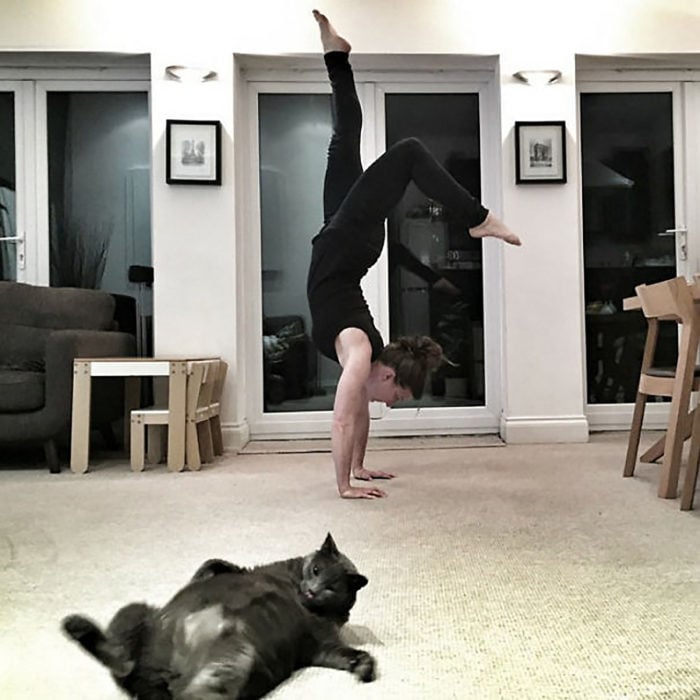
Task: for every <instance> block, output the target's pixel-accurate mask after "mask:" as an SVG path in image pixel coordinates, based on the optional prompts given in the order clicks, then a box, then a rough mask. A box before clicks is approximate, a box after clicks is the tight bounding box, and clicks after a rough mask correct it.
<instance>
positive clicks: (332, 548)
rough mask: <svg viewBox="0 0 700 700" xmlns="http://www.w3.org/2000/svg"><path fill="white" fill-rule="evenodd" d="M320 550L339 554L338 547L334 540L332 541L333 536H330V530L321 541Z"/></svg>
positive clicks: (325, 552)
mask: <svg viewBox="0 0 700 700" xmlns="http://www.w3.org/2000/svg"><path fill="white" fill-rule="evenodd" d="M321 551H322V552H323V553H324V554H334V555H337V554H339V552H338V548H337V547H336V545H335V542H334V541H333V537H332V535H331V533H330V532H329V533H328V534H327V535H326V539H325V540H324V542H323V546H322V547H321Z"/></svg>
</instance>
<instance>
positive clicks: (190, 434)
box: [185, 420, 202, 471]
mask: <svg viewBox="0 0 700 700" xmlns="http://www.w3.org/2000/svg"><path fill="white" fill-rule="evenodd" d="M185 450H186V456H187V460H186V461H187V468H188V469H191V470H194V471H196V470H198V469H201V467H202V459H201V457H200V454H199V439H198V437H197V425H196V424H195V423H194V421H190V420H188V421H187V428H186V430H185Z"/></svg>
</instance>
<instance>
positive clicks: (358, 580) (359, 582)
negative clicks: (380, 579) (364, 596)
mask: <svg viewBox="0 0 700 700" xmlns="http://www.w3.org/2000/svg"><path fill="white" fill-rule="evenodd" d="M349 579H350V585H351V586H352V589H353V590H355V591H359V590H360V588H364V587H365V586H366V585H367V584H368V583H369V581H368V580H367V577H366V576H363V575H362V574H350V576H349Z"/></svg>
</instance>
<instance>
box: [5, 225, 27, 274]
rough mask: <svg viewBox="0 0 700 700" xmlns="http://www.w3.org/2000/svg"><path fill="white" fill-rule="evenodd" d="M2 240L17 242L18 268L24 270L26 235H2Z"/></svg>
mask: <svg viewBox="0 0 700 700" xmlns="http://www.w3.org/2000/svg"><path fill="white" fill-rule="evenodd" d="M2 242H5V243H16V244H17V268H18V269H19V270H24V235H21V234H20V235H19V236H0V243H2Z"/></svg>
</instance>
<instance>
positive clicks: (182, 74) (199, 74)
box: [165, 66, 218, 83]
mask: <svg viewBox="0 0 700 700" xmlns="http://www.w3.org/2000/svg"><path fill="white" fill-rule="evenodd" d="M165 74H166V75H167V76H168V78H170V80H177V81H178V82H181V83H206V82H207V81H209V80H215V79H216V78H217V77H218V74H217V72H216V71H215V70H210V69H209V68H200V67H198V66H166V67H165Z"/></svg>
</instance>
